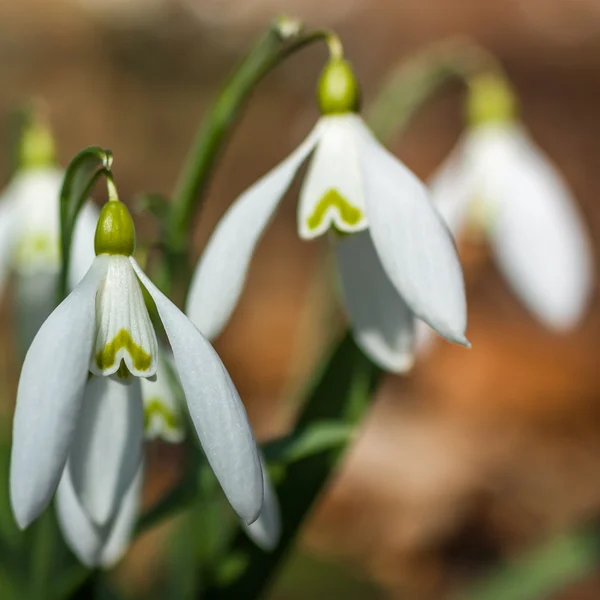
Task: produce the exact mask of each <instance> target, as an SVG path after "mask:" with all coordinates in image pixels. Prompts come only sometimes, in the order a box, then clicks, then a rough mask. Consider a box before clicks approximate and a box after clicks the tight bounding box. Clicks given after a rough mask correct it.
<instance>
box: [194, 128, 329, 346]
mask: <svg viewBox="0 0 600 600" xmlns="http://www.w3.org/2000/svg"><path fill="white" fill-rule="evenodd" d="M320 132H321V125H320V124H317V125H316V127H315V128H314V129H313V130H312V131H311V133H310V134H309V135H308V137H307V138H306V139H305V140H304V141H303V142H302V144H300V146H298V148H297V149H296V150H295V151H294V152H292V154H290V155H289V156H288V157H287V158H286V159H285V160H284V161H283V162H282V163H280V164H279V165H277V166H276V167H275V168H274V169H273V170H272V171H269V173H267V174H266V175H265V176H264V177H262V178H261V179H259V180H258V181H257V182H256V183H255V184H254V185H253V186H252V187H250V188H248V189H247V190H246V191H245V192H244V193H243V194H242V195H241V196H240V197H239V198H238V199H237V200H236V201H235V202H234V203H233V204H232V205H231V206H230V208H229V210H228V211H227V212H226V213H225V215H224V216H223V218H222V219H221V221H220V222H219V224H218V225H217V227H216V229H215V230H214V232H213V234H212V237H211V238H210V240H209V242H208V245H207V247H206V249H205V250H204V254H203V255H202V256H201V258H200V260H199V262H198V265H197V266H196V270H195V272H194V276H193V279H192V283H191V286H190V292H189V294H188V298H187V304H186V313H187V315H188V316H189V318H190V319H191V320H192V322H193V323H194V324H195V325H196V327H198V329H200V331H201V332H202V333H203V334H204V335H205V336H206V337H207V338H208V339H212V338H214V337H216V336H217V335H219V333H220V332H221V330H222V329H223V327H225V325H226V324H227V321H228V320H229V317H230V316H231V313H232V312H233V309H234V308H235V305H236V304H237V301H238V298H239V296H240V294H241V292H242V288H243V286H244V282H245V280H246V273H247V271H248V266H249V264H250V258H251V257H252V254H253V252H254V249H255V247H256V244H257V243H258V240H259V239H260V237H261V235H262V233H263V231H264V230H265V228H266V227H267V225H268V224H269V222H270V220H271V217H272V216H273V214H274V213H275V209H276V208H277V206H278V204H279V201H280V200H281V198H282V196H283V195H284V193H285V192H286V190H287V188H288V187H289V186H290V184H291V182H292V179H293V178H294V175H295V174H296V171H297V170H298V169H299V168H300V165H301V164H302V162H303V161H304V160H305V159H306V157H307V156H308V154H309V153H310V152H311V151H312V149H313V148H314V146H315V144H316V143H317V140H318V138H319V135H320Z"/></svg>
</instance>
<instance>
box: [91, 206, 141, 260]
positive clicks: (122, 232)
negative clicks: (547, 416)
mask: <svg viewBox="0 0 600 600" xmlns="http://www.w3.org/2000/svg"><path fill="white" fill-rule="evenodd" d="M94 249H95V251H96V255H98V254H122V255H125V256H131V255H132V254H133V252H134V251H135V226H134V224H133V219H132V218H131V215H130V214H129V210H127V207H126V206H125V205H124V204H123V203H122V202H119V201H118V200H112V201H109V202H107V203H106V204H105V205H104V206H103V207H102V210H101V211H100V217H99V218H98V225H97V226H96V235H95V236H94Z"/></svg>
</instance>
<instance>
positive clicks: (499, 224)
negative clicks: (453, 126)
mask: <svg viewBox="0 0 600 600" xmlns="http://www.w3.org/2000/svg"><path fill="white" fill-rule="evenodd" d="M469 113H470V123H471V126H470V127H469V129H468V130H467V132H466V133H465V134H463V137H462V139H461V140H460V141H459V143H458V144H457V146H456V148H455V149H454V150H453V151H452V153H451V155H450V156H449V158H448V159H447V160H446V162H445V163H444V164H443V165H442V166H441V168H440V169H439V171H438V172H437V173H436V174H435V175H434V177H433V178H432V180H431V184H430V192H431V196H432V198H433V201H434V203H435V206H436V207H437V208H438V210H439V211H440V213H441V214H442V216H443V217H444V219H445V221H446V223H447V224H448V227H449V228H450V229H451V231H452V232H453V233H454V234H455V235H460V234H461V233H462V232H463V231H464V230H467V231H468V232H470V233H475V234H477V235H479V236H485V238H486V239H487V241H488V243H489V244H490V247H491V250H492V252H493V255H494V257H495V259H496V262H497V264H498V267H499V268H500V270H501V272H502V273H503V275H504V276H505V277H506V279H507V281H508V282H509V284H510V285H511V287H512V288H513V290H514V292H515V293H516V295H517V296H518V297H519V299H520V300H521V301H522V302H523V304H524V305H525V306H526V307H527V308H528V309H529V311H530V312H531V313H532V314H533V315H534V316H535V317H536V318H537V319H538V320H539V321H540V322H541V323H543V324H544V325H545V326H547V327H549V328H551V329H554V330H557V331H564V330H568V329H570V328H571V327H573V326H574V325H575V324H576V323H577V321H578V320H579V319H580V318H581V316H582V314H583V311H584V310H585V307H586V305H587V302H588V300H589V298H590V294H591V291H592V282H593V267H592V253H591V248H590V242H589V238H588V234H587V231H586V227H585V225H584V223H583V219H582V216H581V214H580V212H579V209H578V207H577V203H576V201H575V200H574V198H573V196H572V194H571V191H570V190H569V188H568V186H567V184H566V182H565V181H564V179H563V177H562V176H561V174H560V173H559V172H558V170H557V169H556V167H555V166H554V165H553V164H552V163H551V162H550V160H549V159H548V158H547V157H546V156H545V155H544V153H543V152H542V150H541V149H540V148H538V147H537V146H536V145H535V143H534V142H533V140H531V138H530V137H529V135H528V133H527V131H526V130H525V129H524V127H523V126H522V125H521V124H520V123H519V122H518V121H517V120H516V118H515V115H514V98H513V95H512V93H511V91H510V90H509V89H508V86H507V84H506V82H504V81H503V80H501V79H500V78H498V77H497V76H490V75H481V76H479V77H478V78H475V79H474V80H473V81H472V83H471V94H470V107H469ZM423 329H426V328H425V327H423ZM420 337H421V336H420ZM423 337H427V334H424V335H423Z"/></svg>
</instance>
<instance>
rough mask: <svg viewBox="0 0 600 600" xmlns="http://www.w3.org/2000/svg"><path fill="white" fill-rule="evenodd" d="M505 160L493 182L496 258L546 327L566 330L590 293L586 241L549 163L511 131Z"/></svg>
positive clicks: (572, 202) (571, 201) (572, 205)
mask: <svg viewBox="0 0 600 600" xmlns="http://www.w3.org/2000/svg"><path fill="white" fill-rule="evenodd" d="M510 141H511V144H512V145H511V150H512V151H511V154H510V157H511V158H510V161H509V162H506V163H505V169H504V170H503V171H502V172H501V173H498V174H497V176H496V178H495V183H496V186H495V187H494V189H493V190H491V189H490V188H489V187H488V192H490V193H493V194H494V199H495V202H496V203H497V206H498V210H497V215H496V218H495V220H494V223H493V228H492V231H491V243H492V246H493V248H494V252H495V255H496V259H497V261H498V264H499V266H500V268H501V269H502V271H503V272H504V274H505V276H506V277H507V279H508V280H509V281H510V283H511V284H512V286H513V288H514V290H515V291H516V293H517V294H518V296H519V297H520V298H521V300H522V301H523V302H524V303H525V304H526V306H527V307H528V308H529V310H531V312H532V313H533V314H534V315H536V316H537V317H538V319H540V321H542V322H543V323H545V324H546V325H547V326H548V327H551V328H554V329H557V330H566V329H569V328H570V327H573V326H574V325H575V323H576V322H577V320H578V319H580V318H581V315H582V313H583V311H584V310H585V308H586V306H587V304H588V301H589V299H590V295H591V292H592V283H593V266H592V252H591V247H590V241H589V237H588V233H587V231H586V227H585V225H584V223H583V219H582V217H581V215H580V213H579V211H578V208H577V205H576V202H575V200H574V198H573V197H572V195H571V193H570V191H569V189H568V188H567V186H566V184H565V182H564V180H563V179H562V177H561V176H560V174H559V173H558V172H557V171H556V169H555V168H554V167H553V166H552V164H551V163H550V162H549V161H548V160H547V159H546V157H545V156H544V155H543V154H542V152H541V150H539V149H538V148H536V147H534V146H533V145H532V144H531V143H530V142H529V141H528V140H527V139H526V138H525V136H524V135H523V134H522V133H521V132H520V131H519V130H515V131H514V132H513V136H512V138H511V140H510Z"/></svg>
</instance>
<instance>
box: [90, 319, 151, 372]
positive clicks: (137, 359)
mask: <svg viewBox="0 0 600 600" xmlns="http://www.w3.org/2000/svg"><path fill="white" fill-rule="evenodd" d="M122 348H124V349H125V350H127V352H128V353H129V356H131V358H132V360H133V366H134V368H135V369H136V370H138V371H147V370H148V369H149V368H150V365H151V363H152V356H151V355H150V354H149V353H148V352H146V351H145V350H144V349H143V348H142V347H141V346H139V345H138V344H136V343H135V342H134V341H133V339H132V338H131V334H130V333H129V331H127V330H126V329H121V330H119V331H118V332H117V335H115V337H114V338H113V340H112V341H110V342H108V344H106V346H104V349H103V350H100V352H98V353H96V365H98V368H99V369H100V370H102V371H104V370H105V369H110V367H112V366H113V365H114V364H115V361H116V359H117V353H118V352H119V350H121V349H122Z"/></svg>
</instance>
